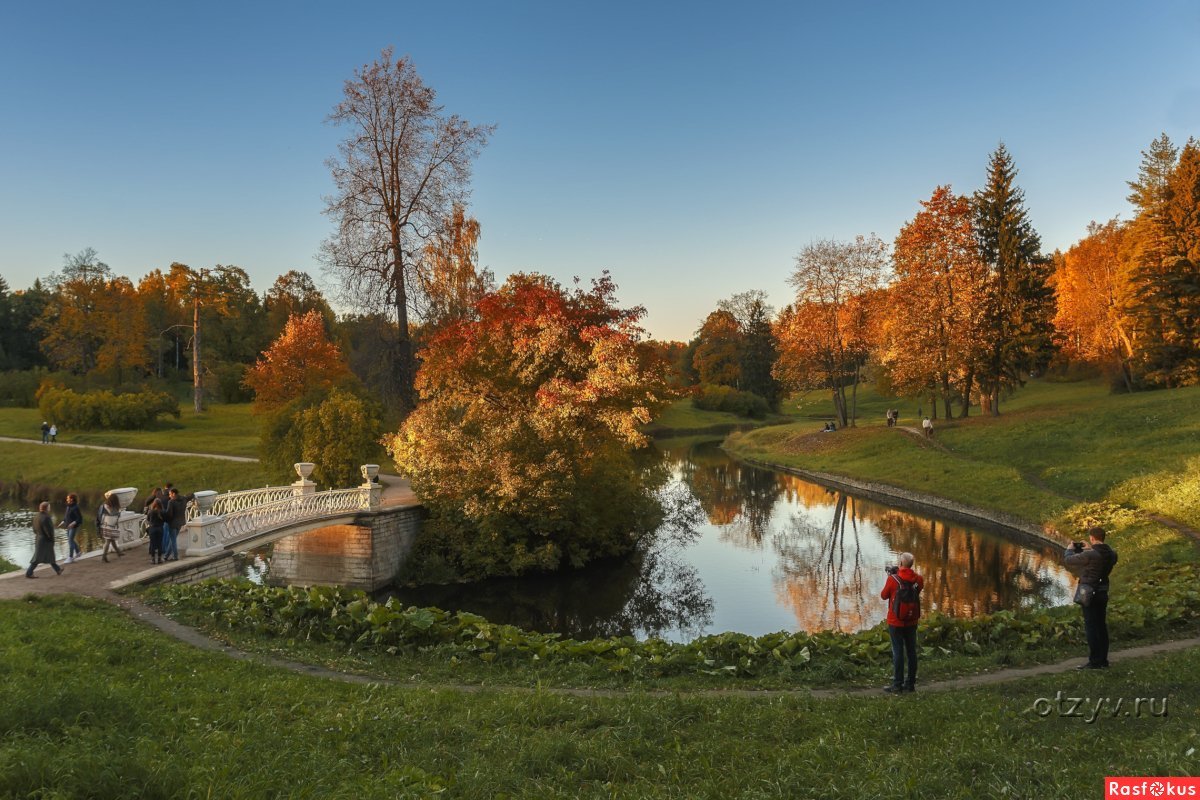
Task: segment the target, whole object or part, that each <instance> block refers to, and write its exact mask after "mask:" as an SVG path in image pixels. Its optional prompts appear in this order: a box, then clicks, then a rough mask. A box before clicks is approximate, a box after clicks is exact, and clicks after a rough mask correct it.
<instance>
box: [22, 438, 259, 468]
mask: <svg viewBox="0 0 1200 800" xmlns="http://www.w3.org/2000/svg"><path fill="white" fill-rule="evenodd" d="M0 442H18V443H24V444H36V445H39V446H41V444H42V443H41V442H40V441H38V440H37V439H18V438H17V437H15V436H0ZM45 446H46V447H74V448H77V449H80V450H107V451H109V452H112V453H142V454H148V455H152V456H183V457H185V458H215V459H217V460H219V461H240V462H242V463H243V464H257V463H258V459H257V458H247V457H245V456H223V455H220V454H218V453H181V452H179V451H176V450H144V449H141V448H136V447H108V446H105V445H100V444H71V443H70V442H56V443H55V444H48V445H45Z"/></svg>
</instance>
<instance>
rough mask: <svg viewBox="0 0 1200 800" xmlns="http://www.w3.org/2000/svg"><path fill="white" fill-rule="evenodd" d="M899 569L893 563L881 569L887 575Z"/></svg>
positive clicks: (893, 573)
mask: <svg viewBox="0 0 1200 800" xmlns="http://www.w3.org/2000/svg"><path fill="white" fill-rule="evenodd" d="M899 570H900V568H899V567H898V566H896V565H895V564H893V565H891V566H889V567H884V568H883V571H884V572H886V573H887V574H888V575H895V574H896V573H897V572H898V571H899Z"/></svg>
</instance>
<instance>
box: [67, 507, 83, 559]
mask: <svg viewBox="0 0 1200 800" xmlns="http://www.w3.org/2000/svg"><path fill="white" fill-rule="evenodd" d="M63 527H65V528H66V529H67V563H68V564H70V563H71V562H72V561H74V560H75V556H77V555H83V548H81V547H80V546H79V544H78V543H77V542H76V541H75V535H76V534H78V533H79V531H80V530H81V529H82V528H83V512H82V511H80V510H79V498H77V497H76V496H75V495H73V494H69V495H67V508H66V512H65V513H64V514H63Z"/></svg>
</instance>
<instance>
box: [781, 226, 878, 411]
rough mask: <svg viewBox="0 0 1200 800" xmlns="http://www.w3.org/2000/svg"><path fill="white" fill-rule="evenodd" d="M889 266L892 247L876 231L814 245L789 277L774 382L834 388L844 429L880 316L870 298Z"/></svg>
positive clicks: (800, 257) (798, 259) (794, 386)
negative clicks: (789, 299)
mask: <svg viewBox="0 0 1200 800" xmlns="http://www.w3.org/2000/svg"><path fill="white" fill-rule="evenodd" d="M887 269H888V253H887V245H886V244H884V243H883V242H882V241H881V240H880V239H879V237H877V236H875V235H874V234H872V235H871V236H859V237H857V238H856V239H855V240H854V241H852V242H839V241H834V240H832V239H824V240H820V241H816V242H813V243H812V244H809V245H808V246H806V247H805V248H804V249H803V250H801V251H800V253H799V254H798V255H797V256H796V268H795V270H794V271H793V272H792V275H791V278H790V279H789V283H790V284H791V285H792V287H793V289H795V292H796V299H795V302H794V303H793V304H791V305H789V306H788V307H786V308H785V309H784V310H783V311H782V312H781V313H780V315H779V317H778V319H777V320H776V323H775V335H776V338H777V339H778V341H779V358H778V360H777V361H776V362H775V369H774V375H775V377H776V379H778V380H779V381H780V383H781V384H782V385H783V387H784V388H785V389H788V390H799V389H825V390H828V391H829V392H830V394H831V396H832V399H833V407H834V413H835V416H836V417H837V421H838V423H839V424H840V425H842V426H846V425H853V424H854V421H855V417H856V411H857V396H858V383H859V381H860V379H861V377H862V368H863V366H864V365H865V364H866V361H867V357H868V355H869V353H870V345H871V341H872V332H873V328H872V326H873V324H874V316H875V313H876V311H875V308H874V303H873V302H871V301H872V298H874V297H876V296H877V294H876V293H877V292H878V290H879V288H880V286H881V285H882V282H883V279H884V277H885V274H886V272H887ZM847 386H850V387H851V396H850V397H849V398H847V396H846V387H847Z"/></svg>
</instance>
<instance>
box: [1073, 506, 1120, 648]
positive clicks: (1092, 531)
mask: <svg viewBox="0 0 1200 800" xmlns="http://www.w3.org/2000/svg"><path fill="white" fill-rule="evenodd" d="M1104 536H1105V532H1104V528H1101V527H1099V526H1097V527H1094V528H1088V543H1089V544H1090V547H1084V545H1083V542H1072V543H1071V546H1070V547H1068V548H1067V549H1066V552H1064V553H1063V564H1064V565H1066V567H1067V569H1069V570H1070V571H1071V572H1073V573H1075V574H1076V575H1078V576H1079V586H1078V587H1077V588H1076V589H1075V602H1076V603H1078V604H1079V605H1080V607H1081V608H1082V609H1083V630H1084V632H1085V633H1086V634H1087V643H1088V660H1087V663H1086V664H1081V665H1080V666H1079V667H1078V669H1105V668H1106V667H1108V576H1109V573H1111V572H1112V570H1113V567H1114V566H1116V563H1117V551H1116V550H1113V549H1112V548H1111V547H1109V546H1108V545H1106V544H1105V543H1104Z"/></svg>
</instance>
